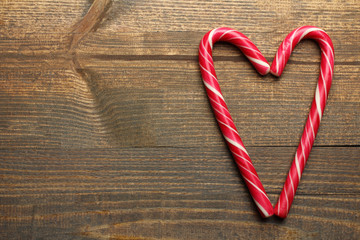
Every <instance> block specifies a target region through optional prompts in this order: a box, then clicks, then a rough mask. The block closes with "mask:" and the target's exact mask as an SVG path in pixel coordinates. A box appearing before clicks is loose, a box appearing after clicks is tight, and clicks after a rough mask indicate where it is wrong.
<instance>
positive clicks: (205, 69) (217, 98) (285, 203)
mask: <svg viewBox="0 0 360 240" xmlns="http://www.w3.org/2000/svg"><path fill="white" fill-rule="evenodd" d="M302 39H314V40H315V41H317V42H318V44H319V45H320V48H321V52H322V55H321V67H320V76H319V81H318V84H317V88H316V91H315V96H314V100H313V103H312V107H311V110H310V113H309V117H308V120H307V122H306V125H305V129H304V132H303V134H302V137H301V141H300V144H299V147H298V149H297V151H296V154H295V159H294V161H293V163H292V166H291V168H290V171H289V174H288V177H287V179H286V182H285V184H284V188H283V190H282V192H281V194H280V198H279V200H278V203H277V205H276V207H275V214H276V215H278V216H279V217H282V218H285V217H286V216H287V214H288V212H289V209H290V206H291V204H292V202H293V199H294V196H295V192H296V189H297V187H298V184H299V181H300V178H301V174H302V172H303V170H304V167H305V164H306V161H307V159H308V157H309V154H310V151H311V148H312V145H313V143H314V140H315V137H316V134H317V131H318V128H319V125H320V120H321V116H322V114H323V111H324V108H325V104H326V99H327V96H328V93H329V90H330V86H331V82H332V75H333V67H334V49H333V45H332V42H331V39H330V38H329V36H328V35H327V34H326V33H325V32H324V31H323V30H321V29H319V28H316V27H312V26H304V27H300V28H297V29H295V30H294V31H292V32H291V33H290V34H289V35H288V36H287V37H286V38H285V40H284V41H283V42H282V44H281V45H280V47H279V50H278V52H277V54H276V56H275V59H274V62H273V63H272V65H271V68H270V71H271V73H272V74H274V75H276V76H280V75H281V73H282V71H283V70H284V67H285V65H286V63H287V61H288V59H289V57H290V55H291V52H292V50H293V49H294V47H295V46H296V44H297V43H298V42H300V41H301V40H302ZM217 41H226V42H230V43H232V44H234V45H235V46H237V47H238V48H239V49H240V50H241V51H242V52H243V53H244V55H245V56H246V57H247V58H248V59H249V60H250V62H251V63H252V65H253V66H254V67H255V69H256V70H257V71H258V72H259V73H260V74H262V75H265V74H267V73H268V72H269V65H268V63H267V61H266V59H265V58H264V57H263V55H262V54H261V52H260V51H259V50H258V49H257V47H256V46H255V45H254V44H253V43H252V42H251V41H250V40H249V39H248V38H247V37H246V36H245V35H244V34H242V33H240V32H237V31H235V30H233V29H230V28H218V29H214V30H212V31H209V32H208V33H207V34H205V36H204V37H203V39H202V40H201V42H200V47H199V63H200V69H201V73H202V77H203V82H204V85H205V87H206V92H207V94H208V97H209V99H210V104H211V106H212V108H213V110H214V114H215V117H216V119H217V122H218V123H219V126H220V129H221V131H222V133H223V136H224V138H225V140H226V142H227V145H228V146H229V149H230V151H231V152H232V155H233V157H234V159H235V162H236V163H237V166H238V168H239V170H240V173H241V174H242V176H243V178H244V180H245V182H246V185H247V187H248V188H249V191H250V194H251V196H252V198H253V199H254V202H255V204H256V206H257V207H258V209H259V211H260V213H261V215H262V216H263V217H269V216H271V215H272V214H273V208H272V206H271V203H270V201H269V199H268V197H267V194H266V192H265V190H264V188H263V186H262V184H261V182H260V179H259V177H258V175H257V173H256V171H255V168H254V166H253V164H252V162H251V160H250V157H249V155H248V153H247V151H246V149H245V147H244V145H243V143H242V141H241V138H240V136H239V134H238V132H237V130H236V127H235V124H234V122H233V120H232V118H231V116H230V113H229V110H228V108H227V106H226V103H225V100H224V98H223V96H222V93H221V90H220V86H219V83H218V80H217V77H216V73H215V69H214V64H213V59H212V48H213V44H214V43H215V42H217Z"/></svg>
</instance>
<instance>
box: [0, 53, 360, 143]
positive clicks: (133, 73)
mask: <svg viewBox="0 0 360 240" xmlns="http://www.w3.org/2000/svg"><path fill="white" fill-rule="evenodd" d="M13 61H15V60H14V59H13ZM79 61H80V62H81V63H82V64H83V65H84V71H85V72H86V74H87V79H83V77H82V76H80V75H79V74H78V73H77V72H75V71H74V70H73V66H72V65H71V61H70V60H62V61H61V62H56V61H55V60H54V62H55V63H53V62H48V63H47V64H44V63H42V62H41V61H39V62H37V61H33V60H32V59H29V60H28V61H23V64H22V66H21V67H19V66H18V65H17V64H16V63H15V62H10V61H9V62H7V63H6V64H5V65H6V66H4V67H1V68H0V74H1V76H2V79H1V86H2V87H1V88H2V90H1V99H2V100H1V102H0V108H1V111H0V112H1V114H2V118H1V120H0V121H1V122H2V123H1V125H2V126H3V131H1V132H0V137H1V144H2V145H3V146H11V145H18V146H22V147H36V146H42V145H43V144H44V143H45V144H47V145H48V146H50V147H55V146H66V147H75V148H76V147H80V146H82V147H96V146H97V147H112V146H123V147H124V146H189V147H194V146H202V145H203V144H204V143H206V145H208V146H216V145H219V144H224V142H223V139H222V137H221V134H220V132H219V130H218V127H217V125H216V123H215V120H214V117H213V114H212V112H211V109H210V106H209V103H208V100H207V97H206V94H205V91H204V87H203V85H202V82H201V77H200V73H199V69H198V64H197V62H196V61H177V60H157V61H153V60H134V61H126V60H111V61H108V60H101V59H96V58H79ZM216 65H217V67H218V69H219V70H218V76H219V79H220V82H221V84H222V89H223V92H224V96H225V98H226V100H227V103H228V105H229V108H230V111H231V113H232V116H233V118H234V120H235V123H236V124H237V127H238V129H239V131H240V133H241V136H242V138H243V140H244V142H245V144H246V145H245V146H296V145H297V144H298V141H299V138H300V134H301V131H302V129H303V125H304V122H305V120H306V116H307V114H308V111H309V107H310V103H311V101H312V98H313V94H314V93H313V92H314V89H315V86H316V81H317V80H316V78H317V76H316V75H317V73H316V72H317V71H318V69H317V68H318V67H317V66H316V65H306V64H304V65H301V66H292V65H289V68H288V69H287V71H286V72H285V73H284V76H283V77H282V78H281V79H280V80H276V79H275V78H273V77H270V76H268V77H266V78H261V77H260V76H258V75H257V74H256V73H255V71H254V70H253V69H252V68H251V66H249V63H247V62H245V61H241V62H236V61H235V62H232V61H231V62H228V61H226V62H222V61H219V62H216ZM338 69H339V68H338ZM341 70H342V71H341V74H342V75H341V77H336V78H335V79H334V84H333V87H332V90H331V92H330V96H329V100H328V105H327V107H326V110H325V113H324V118H323V121H322V125H321V127H320V131H319V135H318V137H317V139H316V141H315V145H359V144H360V126H359V123H360V120H359V116H360V101H359V96H360V84H359V81H358V78H357V76H358V75H359V73H358V72H356V71H357V70H356V66H345V65H343V66H342V67H341ZM299 71H301V72H304V73H303V74H302V77H301V78H299ZM312 72H315V73H312ZM309 79H314V80H309ZM199 122H201V124H199ZM29 126H31V127H29Z"/></svg>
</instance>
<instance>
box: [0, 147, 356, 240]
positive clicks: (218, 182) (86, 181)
mask: <svg viewBox="0 0 360 240" xmlns="http://www.w3.org/2000/svg"><path fill="white" fill-rule="evenodd" d="M294 151H295V149H294V148H289V147H279V148H271V147H264V148H258V147H252V148H249V152H250V154H251V155H252V156H253V159H254V164H255V165H256V167H257V169H258V172H259V176H260V178H261V179H262V181H263V182H264V186H265V188H266V189H267V192H268V193H269V194H270V199H271V201H272V202H275V201H276V200H277V196H278V194H279V192H280V190H281V185H282V184H283V181H284V179H285V174H286V172H287V168H288V166H289V162H290V161H289V160H290V159H291V157H292V155H293V153H294ZM324 156H326V157H324ZM358 156H359V149H358V148H352V147H343V148H339V147H337V148H334V147H328V148H326V147H325V148H324V147H320V148H319V147H315V148H314V149H313V151H312V153H311V155H310V159H309V162H308V165H307V167H306V169H305V172H304V175H303V179H302V181H301V184H300V186H299V189H298V192H297V195H296V197H295V200H294V204H293V207H292V209H291V214H290V215H289V216H288V218H287V219H286V220H284V221H282V224H279V223H280V221H279V220H278V219H276V218H271V219H268V220H266V221H265V222H264V221H260V217H259V215H258V213H257V212H256V209H255V206H254V204H253V203H252V201H251V198H250V196H249V193H248V192H247V190H246V188H245V186H244V182H243V180H242V179H241V178H240V177H239V173H238V171H237V169H236V167H235V165H234V163H233V161H232V159H231V157H230V156H229V153H228V150H227V149H226V148H202V149H196V148H135V149H133V148H123V149H98V150H94V149H86V150H85V149H84V150H81V149H78V150H64V149H52V150H50V149H47V150H46V149H43V150H19V149H1V165H0V167H1V172H2V175H1V179H2V180H1V185H0V186H1V188H0V195H1V198H0V202H1V205H0V208H1V216H2V217H1V222H2V227H3V228H2V229H5V230H6V231H5V233H4V232H3V233H2V235H1V237H2V238H6V237H7V236H26V232H27V233H28V234H32V237H33V238H35V239H38V238H48V237H52V236H56V237H55V238H56V239H57V238H59V239H60V238H64V239H70V238H73V237H77V236H78V237H80V236H79V235H81V234H82V235H81V236H83V237H84V238H91V237H94V238H111V237H116V236H127V237H130V236H132V237H134V238H135V237H138V238H139V239H140V238H141V237H143V238H179V239H180V238H181V239H183V238H186V239H203V238H206V237H210V238H238V237H245V236H249V238H256V236H258V237H259V238H268V237H270V238H281V237H285V236H287V237H289V236H290V237H294V238H322V239H323V238H332V237H334V236H338V237H340V236H346V237H347V238H350V239H351V238H356V236H357V235H358V234H359V229H360V225H359V217H360V212H359V203H360V202H359V200H358V196H359V193H360V187H359V184H358V182H359V174H358V173H359V167H360V165H359V161H357V160H358ZM285 162H286V164H284V163H285ZM257 234H260V235H257ZM340 238H342V237H340Z"/></svg>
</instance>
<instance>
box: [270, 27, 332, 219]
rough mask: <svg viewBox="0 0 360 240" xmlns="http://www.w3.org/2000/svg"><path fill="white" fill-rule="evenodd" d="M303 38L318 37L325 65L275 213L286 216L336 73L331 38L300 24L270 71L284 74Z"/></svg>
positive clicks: (277, 74)
mask: <svg viewBox="0 0 360 240" xmlns="http://www.w3.org/2000/svg"><path fill="white" fill-rule="evenodd" d="M302 39H313V40H315V41H316V42H317V43H318V44H319V46H320V49H321V65H320V74H319V80H318V83H317V86H316V90H315V96H314V100H313V102H312V105H311V109H310V112H309V116H308V119H307V121H306V124H305V127H304V131H303V134H302V136H301V140H300V143H299V146H298V148H297V151H296V153H295V157H294V160H293V162H292V165H291V167H290V171H289V173H288V176H287V178H286V181H285V184H284V187H283V190H282V192H281V194H280V197H279V200H278V202H277V204H276V206H275V210H274V212H275V214H276V215H277V216H279V217H281V218H285V217H286V216H287V214H288V213H289V209H290V206H291V204H292V202H293V200H294V196H295V193H296V189H297V187H298V185H299V182H300V178H301V175H302V172H303V170H304V167H305V164H306V162H307V160H308V157H309V154H310V151H311V149H312V146H313V144H314V141H315V137H316V134H317V132H318V129H319V126H320V121H321V117H322V115H323V112H324V109H325V105H326V100H327V97H328V94H329V90H330V87H331V82H332V77H333V73H334V47H333V44H332V41H331V39H330V37H329V36H328V35H327V34H326V33H325V32H324V31H323V30H321V29H320V28H317V27H313V26H304V27H299V28H297V29H295V30H294V31H292V32H291V33H290V34H289V35H288V36H287V37H286V38H285V39H284V41H283V42H282V43H281V45H280V47H279V49H278V51H277V53H276V56H275V59H274V61H273V63H272V64H271V68H270V71H271V73H272V74H274V75H276V76H280V75H281V73H282V71H283V70H284V68H285V65H286V63H287V61H288V59H289V57H290V55H291V52H292V51H293V49H294V48H295V46H296V44H298V43H299V42H300V41H301V40H302Z"/></svg>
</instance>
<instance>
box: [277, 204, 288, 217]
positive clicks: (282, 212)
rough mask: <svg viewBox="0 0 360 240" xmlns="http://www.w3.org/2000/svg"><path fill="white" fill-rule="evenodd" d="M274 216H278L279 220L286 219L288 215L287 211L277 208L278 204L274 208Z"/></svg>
mask: <svg viewBox="0 0 360 240" xmlns="http://www.w3.org/2000/svg"><path fill="white" fill-rule="evenodd" d="M279 208H280V209H279ZM274 215H276V216H278V217H279V218H286V217H287V215H288V211H286V209H281V207H279V204H276V206H275V208H274Z"/></svg>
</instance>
